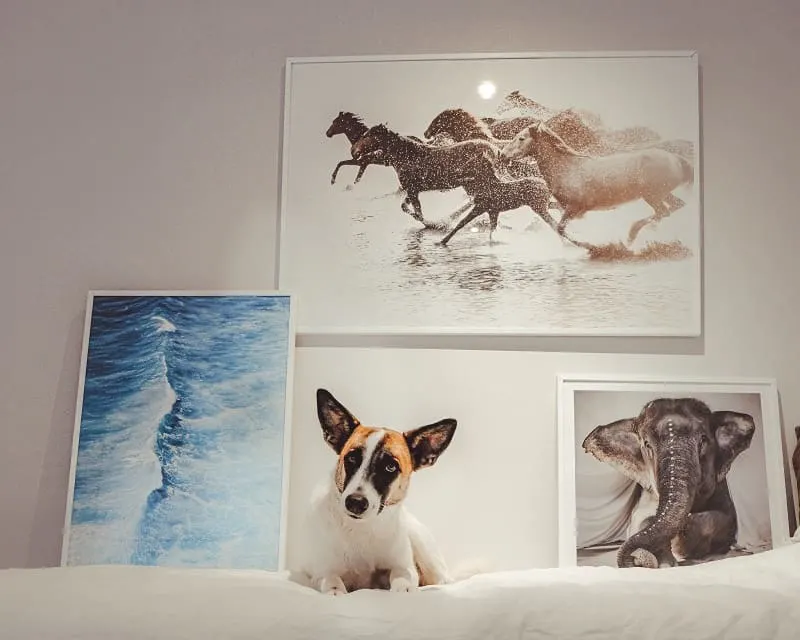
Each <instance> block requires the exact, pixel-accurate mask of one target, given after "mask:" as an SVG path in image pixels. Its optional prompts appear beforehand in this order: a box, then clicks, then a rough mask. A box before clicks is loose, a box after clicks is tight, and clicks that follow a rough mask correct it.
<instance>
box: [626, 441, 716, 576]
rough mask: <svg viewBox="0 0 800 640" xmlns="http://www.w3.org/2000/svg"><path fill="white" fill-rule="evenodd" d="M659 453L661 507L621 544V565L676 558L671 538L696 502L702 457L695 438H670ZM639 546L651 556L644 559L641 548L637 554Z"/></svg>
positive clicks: (654, 563)
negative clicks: (678, 442) (678, 440)
mask: <svg viewBox="0 0 800 640" xmlns="http://www.w3.org/2000/svg"><path fill="white" fill-rule="evenodd" d="M670 440H671V439H670ZM657 455H658V457H657V459H656V486H657V487H658V509H657V510H656V515H655V517H654V518H653V519H652V520H651V522H650V523H649V524H648V525H647V526H646V527H645V528H643V529H642V530H641V531H639V532H637V533H635V534H634V535H632V536H631V537H630V538H628V539H627V540H626V541H625V543H624V544H623V545H622V546H621V547H620V549H619V552H618V554H617V564H618V565H619V566H620V567H632V566H636V565H637V564H638V565H640V566H649V567H652V568H658V566H660V564H661V563H662V562H664V561H666V562H669V564H674V562H675V559H674V557H673V555H672V551H671V541H672V538H674V537H675V536H676V535H677V534H678V533H679V532H680V531H681V529H682V528H683V525H684V523H685V522H686V518H687V517H688V515H689V512H690V510H691V508H692V504H693V503H694V500H695V495H696V491H697V487H698V484H699V482H700V474H701V470H700V457H699V454H698V450H697V446H696V443H695V442H693V441H692V439H690V440H689V441H683V442H681V443H680V444H677V443H675V442H670V441H668V442H667V443H666V444H665V446H664V447H663V449H662V450H661V451H659V452H658V454H657ZM638 550H641V551H643V552H645V553H644V556H646V557H647V558H648V559H649V560H646V561H643V560H642V557H641V551H640V555H639V558H637V557H636V555H635V554H634V552H636V551H638ZM648 554H652V555H648ZM637 559H638V562H637Z"/></svg>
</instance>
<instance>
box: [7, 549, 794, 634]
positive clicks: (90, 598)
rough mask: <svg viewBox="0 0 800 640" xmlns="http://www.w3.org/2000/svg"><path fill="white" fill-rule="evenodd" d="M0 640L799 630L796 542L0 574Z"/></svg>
mask: <svg viewBox="0 0 800 640" xmlns="http://www.w3.org/2000/svg"><path fill="white" fill-rule="evenodd" d="M0 638H2V639H3V640H33V639H35V640H55V639H56V638H57V639H58V640H68V639H80V640H101V639H102V640H128V639H134V638H135V639H136V640H144V639H148V640H155V639H161V638H164V639H169V640H183V639H187V640H189V639H191V640H206V639H208V640H211V639H213V640H223V639H224V640H229V639H230V640H233V639H237V640H250V639H255V638H258V639H259V640H338V639H339V638H342V639H344V638H348V639H359V638H380V639H381V640H393V639H400V638H403V639H409V640H411V639H413V640H417V639H420V640H422V639H428V638H430V639H437V640H456V639H459V640H461V639H465V640H466V639H473V638H474V639H476V640H489V639H491V638H498V639H500V638H502V639H508V638H528V639H537V640H544V639H547V640H572V639H578V638H580V639H582V640H627V639H631V640H633V639H636V640H640V639H643V638H646V639H648V640H662V639H663V640H666V639H670V640H674V639H676V638H681V639H687V640H705V639H711V638H714V639H715V640H717V639H720V638H724V639H731V640H733V639H735V640H739V639H741V640H761V639H763V640H767V639H769V640H798V639H800V544H794V545H792V546H789V547H783V548H780V549H776V550H774V551H768V552H765V553H761V554H758V555H755V556H745V557H739V558H730V559H727V560H721V561H717V562H713V563H708V564H705V565H697V566H692V567H677V568H674V569H658V570H648V569H625V570H620V569H613V568H609V567H580V568H570V569H536V570H530V571H519V572H503V573H491V574H484V575H479V576H475V577H473V578H471V579H469V580H465V581H463V582H459V583H456V584H452V585H447V586H444V587H428V588H424V589H422V590H420V591H418V592H416V593H411V594H394V593H389V592H385V591H361V592H356V593H352V594H349V595H346V596H341V597H333V596H323V595H321V594H319V593H316V592H314V591H312V590H311V589H309V588H307V587H304V586H300V585H299V584H295V583H293V582H291V581H289V580H287V578H286V575H285V574H274V573H264V572H257V571H223V570H205V569H171V568H152V567H123V566H102V567H74V568H48V569H7V570H4V571H0Z"/></svg>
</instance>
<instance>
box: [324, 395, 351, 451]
mask: <svg viewBox="0 0 800 640" xmlns="http://www.w3.org/2000/svg"><path fill="white" fill-rule="evenodd" d="M317 417H318V418H319V423H320V425H322V436H323V437H324V438H325V442H327V443H328V444H329V445H330V447H331V449H333V450H334V451H335V452H336V453H340V452H341V451H342V447H344V443H345V442H347V439H348V438H349V437H350V434H351V433H353V430H354V429H355V428H356V427H357V426H358V425H359V424H360V423H359V421H358V420H357V419H356V417H355V416H354V415H353V414H352V413H350V412H349V411H348V410H347V409H346V408H345V407H344V405H343V404H342V403H341V402H339V401H338V400H337V399H336V398H334V397H333V394H332V393H331V392H330V391H328V390H327V389H317Z"/></svg>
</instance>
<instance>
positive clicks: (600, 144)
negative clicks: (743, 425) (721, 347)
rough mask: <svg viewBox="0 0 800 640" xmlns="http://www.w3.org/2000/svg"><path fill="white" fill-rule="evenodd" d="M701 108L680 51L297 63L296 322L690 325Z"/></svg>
mask: <svg viewBox="0 0 800 640" xmlns="http://www.w3.org/2000/svg"><path fill="white" fill-rule="evenodd" d="M698 113H699V100H698V72H697V60H696V57H695V56H694V55H691V54H683V53H675V54H670V53H665V54H657V53H653V54H646V53H645V54H641V55H634V54H630V55H624V54H617V55H612V54H607V55H604V54H602V53H598V54H582V55H569V54H564V55H560V54H559V55H552V56H548V55H542V56H541V57H522V56H518V57H515V56H501V55H498V56H497V57H480V56H462V57H459V56H449V57H448V56H444V57H440V58H437V57H430V58H417V59H415V58H406V59H401V58H396V59H395V58H377V59H347V60H341V59H335V58H332V59H321V60H320V59H314V60H305V59H298V60H293V59H290V60H289V62H288V63H287V88H286V105H285V121H284V137H283V154H284V155H283V186H282V202H281V242H280V251H281V256H280V258H281V260H280V269H279V278H280V286H281V287H285V288H287V289H288V290H292V291H296V292H297V293H298V294H302V297H303V305H302V308H301V309H299V311H298V314H299V315H298V330H299V331H302V332H306V331H307V332H312V333H314V332H320V333H367V334H369V333H399V334H418V333H450V334H496V333H506V334H541V335H552V334H570V335H572V334H589V335H608V334H623V335H629V334H644V335H697V334H699V332H700V252H701V246H700V224H701V218H700V198H699V192H700V187H699V184H700V179H699V178H700V176H699V157H700V149H699V115H698Z"/></svg>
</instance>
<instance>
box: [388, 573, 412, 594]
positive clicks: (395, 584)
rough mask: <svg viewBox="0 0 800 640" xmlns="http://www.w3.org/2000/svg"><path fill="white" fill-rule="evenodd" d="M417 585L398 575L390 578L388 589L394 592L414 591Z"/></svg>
mask: <svg viewBox="0 0 800 640" xmlns="http://www.w3.org/2000/svg"><path fill="white" fill-rule="evenodd" d="M416 589H417V585H415V584H414V583H412V582H411V580H409V579H408V578H406V577H402V576H401V577H398V578H395V579H394V580H392V583H391V585H390V586H389V591H394V592H395V593H409V592H410V591H416Z"/></svg>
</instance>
